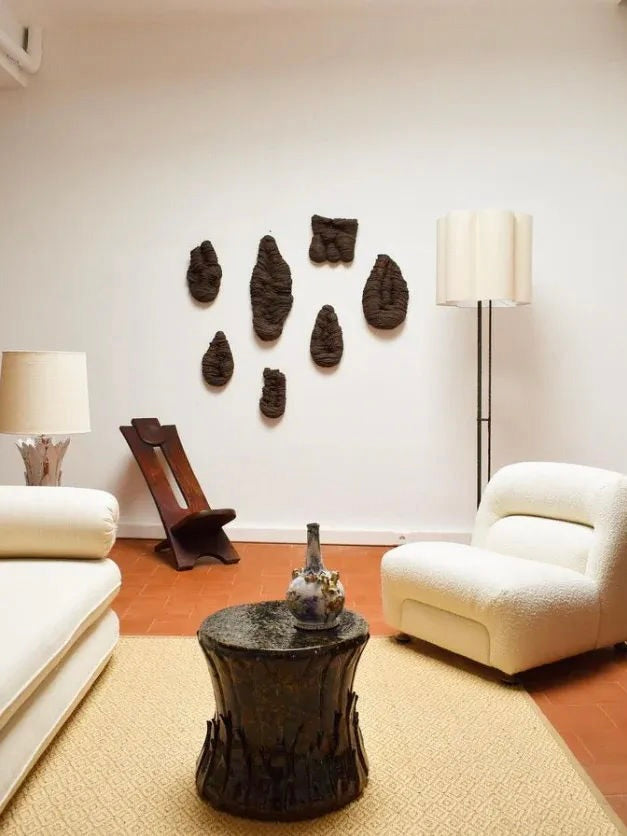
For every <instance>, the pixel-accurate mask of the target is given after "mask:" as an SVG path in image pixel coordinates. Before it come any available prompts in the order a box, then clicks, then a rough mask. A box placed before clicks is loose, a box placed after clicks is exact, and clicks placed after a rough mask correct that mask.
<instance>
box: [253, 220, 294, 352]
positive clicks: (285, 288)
mask: <svg viewBox="0 0 627 836" xmlns="http://www.w3.org/2000/svg"><path fill="white" fill-rule="evenodd" d="M250 301H251V304H252V308H253V328H254V330H255V334H257V336H258V337H259V339H260V340H266V341H269V340H278V338H279V337H280V336H281V333H282V331H283V323H284V322H285V320H286V319H287V315H288V314H289V312H290V310H291V309H292V303H293V301H294V297H293V296H292V274H291V272H290V268H289V265H288V263H287V262H286V261H285V259H284V258H283V256H282V255H281V253H280V252H279V248H278V247H277V243H276V241H275V240H274V238H273V237H272V236H271V235H264V237H263V238H262V239H261V241H260V242H259V252H258V254H257V263H256V264H255V266H254V268H253V274H252V277H251V279H250Z"/></svg>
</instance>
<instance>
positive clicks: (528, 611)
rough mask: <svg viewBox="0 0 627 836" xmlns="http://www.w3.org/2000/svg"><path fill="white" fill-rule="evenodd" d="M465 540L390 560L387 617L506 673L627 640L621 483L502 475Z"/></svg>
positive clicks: (525, 465)
mask: <svg viewBox="0 0 627 836" xmlns="http://www.w3.org/2000/svg"><path fill="white" fill-rule="evenodd" d="M471 542H472V544H471V545H470V546H465V545H461V544H459V543H443V542H419V543H409V544H407V545H405V546H400V547H399V548H396V549H393V550H391V551H389V552H387V553H386V554H385V555H384V557H383V561H382V564H381V583H382V595H383V613H384V617H385V619H386V621H387V622H388V623H389V624H390V625H391V626H393V627H394V628H396V629H397V630H399V631H401V632H402V633H404V634H407V635H408V636H416V637H418V638H421V639H424V640H426V641H428V642H431V643H433V644H436V645H439V646H440V647H444V648H446V649H448V650H451V651H453V652H455V653H459V654H462V655H463V656H467V657H468V658H470V659H474V660H475V661H477V662H481V663H482V664H484V665H489V666H491V667H493V668H497V669H498V670H500V671H502V672H503V673H505V674H507V675H513V674H515V673H518V672H520V671H524V670H527V669H528V668H532V667H536V666H537V665H543V664H545V663H548V662H554V661H556V660H557V659H562V658H565V657H567V656H573V655H575V654H577V653H583V652H585V651H588V650H593V649H595V648H599V647H605V646H608V645H612V644H619V643H622V642H623V641H625V640H626V639H627V477H625V476H623V475H622V474H620V473H614V472H612V471H608V470H599V469H597V468H592V467H583V466H580V465H571V464H555V463H550V462H521V463H519V464H514V465H510V466H508V467H504V468H503V469H502V470H500V471H499V472H498V473H496V474H495V476H494V477H493V478H492V479H491V480H490V483H489V484H488V486H487V487H486V489H485V492H484V494H483V498H482V500H481V504H480V506H479V510H478V511H477V517H476V520H475V525H474V529H473V533H472V541H471Z"/></svg>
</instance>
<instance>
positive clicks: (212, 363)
mask: <svg viewBox="0 0 627 836" xmlns="http://www.w3.org/2000/svg"><path fill="white" fill-rule="evenodd" d="M233 368H234V363H233V354H232V352H231V346H230V345H229V341H228V340H227V338H226V337H225V336H224V332H223V331H216V335H215V337H214V338H213V339H212V340H211V342H210V343H209V348H208V349H207V350H206V351H205V353H204V355H203V358H202V376H203V377H204V378H205V380H206V381H207V383H208V384H209V385H210V386H224V385H225V384H227V383H228V382H229V380H230V379H231V377H232V376H233Z"/></svg>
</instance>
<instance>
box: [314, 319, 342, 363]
mask: <svg viewBox="0 0 627 836" xmlns="http://www.w3.org/2000/svg"><path fill="white" fill-rule="evenodd" d="M309 351H310V352H311V356H312V358H313V361H314V363H316V365H318V366H323V367H325V368H330V367H331V366H337V364H338V363H339V362H340V360H341V359H342V353H343V351H344V339H343V337H342V328H341V327H340V323H339V322H338V319H337V314H336V313H335V309H334V308H333V305H323V306H322V308H320V312H319V313H318V316H317V317H316V322H315V324H314V327H313V331H312V332H311V341H310V343H309Z"/></svg>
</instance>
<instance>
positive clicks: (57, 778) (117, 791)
mask: <svg viewBox="0 0 627 836" xmlns="http://www.w3.org/2000/svg"><path fill="white" fill-rule="evenodd" d="M356 690H357V692H358V694H359V709H360V721H361V726H362V730H363V735H364V741H365V745H366V750H367V752H368V757H369V760H370V780H369V783H368V786H367V788H366V791H365V793H364V795H363V796H362V797H361V799H359V800H358V801H355V802H353V803H352V804H350V805H349V806H348V807H345V808H344V809H343V810H340V811H338V812H335V813H332V814H330V815H328V816H325V817H323V818H320V819H316V820H313V821H308V822H298V823H288V824H273V823H265V822H254V821H247V820H244V819H239V818H235V817H232V816H229V815H226V814H223V813H217V812H215V811H214V810H212V809H211V808H210V807H209V806H207V805H206V804H205V803H204V802H203V801H201V800H200V799H199V798H198V797H197V795H196V790H195V784H194V772H195V763H196V758H197V756H198V753H199V752H200V749H201V746H202V743H203V740H204V736H205V727H206V726H205V723H206V720H207V719H208V718H210V717H211V715H212V712H213V697H212V691H211V684H210V679H209V675H208V672H207V669H206V667H205V662H204V658H203V657H202V655H201V651H200V648H199V647H198V644H197V642H196V640H195V639H193V638H126V639H122V640H121V641H120V643H119V645H118V647H117V649H116V651H115V654H114V657H113V659H112V660H111V662H110V663H109V665H108V667H107V668H106V669H105V671H104V672H103V674H102V676H101V677H100V679H99V681H98V682H97V683H96V685H95V686H94V688H93V690H92V691H91V692H90V693H89V694H88V695H87V697H86V698H85V700H84V701H83V703H82V705H81V706H80V707H79V708H78V709H77V710H76V712H75V713H74V715H73V716H72V718H71V719H70V720H69V722H68V723H67V725H66V726H65V728H64V729H63V730H62V731H61V732H60V734H59V735H58V737H57V738H56V740H55V741H54V742H53V744H52V745H51V746H50V748H49V749H48V751H47V752H46V754H45V755H44V756H43V757H42V759H41V760H40V761H39V764H38V765H37V766H36V767H35V769H34V770H33V772H32V773H31V775H30V776H29V778H28V779H27V780H26V782H25V784H24V785H23V786H22V788H21V789H20V790H19V791H18V793H17V795H16V796H15V798H14V799H13V802H12V803H11V804H10V805H9V807H8V808H7V810H6V811H5V814H4V817H3V818H2V819H1V820H0V833H1V834H3V836H8V834H24V836H37V834H46V836H49V835H50V834H55V836H59V834H73V835H74V834H76V836H79V835H80V836H87V834H106V836H109V834H154V835H155V836H156V835H157V834H199V836H200V834H203V836H204V834H212V836H249V834H253V835H254V834H264V835H265V834H268V836H271V834H277V836H278V834H281V836H282V835H283V834H290V836H300V834H303V836H304V834H308V836H309V834H314V836H323V835H324V836H327V834H328V836H331V834H341V835H342V836H344V835H345V834H346V836H353V834H354V836H371V835H372V834H377V836H379V834H381V836H400V834H412V836H414V834H415V835H416V836H419V834H463V836H470V835H471V834H481V836H490V834H498V836H505V834H533V836H536V834H551V836H555V834H580V835H581V836H595V834H615V833H617V832H621V830H620V829H619V828H620V826H619V825H618V826H617V820H616V819H615V818H613V817H612V813H611V812H609V808H606V807H604V805H603V802H602V801H601V800H600V799H599V797H598V796H597V795H596V794H595V790H594V789H593V787H592V785H591V784H588V783H587V781H586V779H585V778H584V777H583V775H582V774H581V772H580V768H579V767H578V766H577V764H576V763H575V762H574V761H573V759H572V758H571V757H570V755H569V754H568V753H567V752H566V750H565V749H564V748H563V747H562V746H561V745H560V743H559V741H558V740H557V739H556V738H555V736H554V734H553V732H552V731H551V729H550V728H549V727H548V726H547V725H546V724H545V722H544V720H543V718H542V717H541V716H540V714H539V713H538V711H537V709H536V708H535V706H534V704H533V702H532V700H531V699H530V697H529V696H528V695H527V694H526V693H525V692H524V691H522V690H518V689H511V688H508V687H506V686H504V685H502V684H500V683H499V682H495V681H491V680H489V679H486V678H485V677H482V676H480V675H478V674H477V672H476V671H475V670H472V669H471V670H467V669H465V668H464V667H461V666H459V665H452V664H451V663H450V658H449V659H444V658H440V657H439V656H438V655H437V653H436V652H434V651H432V652H425V651H424V649H423V647H422V646H420V647H418V648H416V647H415V646H413V645H411V646H399V645H397V644H396V643H394V642H393V641H392V640H391V639H385V638H377V639H371V640H370V643H369V644H368V646H367V647H366V650H365V652H364V655H363V657H362V660H361V662H360V666H359V669H358V675H357V681H356Z"/></svg>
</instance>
